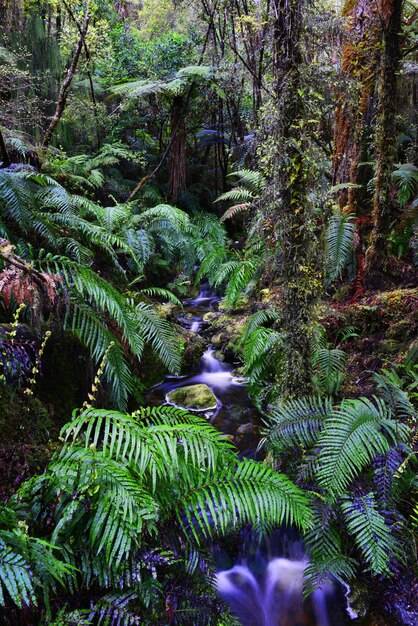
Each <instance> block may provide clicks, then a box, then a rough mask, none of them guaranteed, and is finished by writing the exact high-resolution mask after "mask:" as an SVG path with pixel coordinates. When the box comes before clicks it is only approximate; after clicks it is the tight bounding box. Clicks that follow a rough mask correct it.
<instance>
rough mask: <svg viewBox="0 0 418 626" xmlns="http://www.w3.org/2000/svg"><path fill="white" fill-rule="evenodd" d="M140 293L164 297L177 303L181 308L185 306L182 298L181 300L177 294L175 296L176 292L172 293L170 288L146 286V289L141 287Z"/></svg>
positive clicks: (152, 296) (153, 296)
mask: <svg viewBox="0 0 418 626" xmlns="http://www.w3.org/2000/svg"><path fill="white" fill-rule="evenodd" d="M138 293H139V294H144V295H145V296H150V297H151V298H155V297H160V298H164V300H167V301H168V302H171V303H172V304H175V305H176V306H178V307H179V308H180V309H182V308H183V304H182V302H181V300H179V299H178V298H177V296H175V295H174V293H172V292H171V291H170V290H169V289H162V288H161V287H146V288H145V289H140V290H139V291H138Z"/></svg>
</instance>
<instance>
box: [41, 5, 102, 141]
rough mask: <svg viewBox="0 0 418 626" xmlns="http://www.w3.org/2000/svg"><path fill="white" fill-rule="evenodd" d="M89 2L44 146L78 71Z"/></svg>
mask: <svg viewBox="0 0 418 626" xmlns="http://www.w3.org/2000/svg"><path fill="white" fill-rule="evenodd" d="M89 4H90V0H87V6H86V12H85V14H84V19H83V23H82V25H81V29H80V35H79V38H78V41H77V46H76V49H75V52H74V56H73V59H72V61H71V65H70V67H69V69H68V72H67V75H66V77H65V79H64V81H63V83H62V85H61V88H60V91H59V94H58V99H57V105H56V108H55V113H54V115H53V116H52V119H51V122H50V124H49V126H48V128H47V129H46V131H45V134H44V138H43V141H42V147H43V148H47V147H48V146H49V144H50V143H51V139H52V135H53V134H54V131H55V129H56V127H57V125H58V122H59V121H60V119H61V117H62V114H63V112H64V110H65V105H66V103H67V97H68V91H69V89H70V86H71V82H72V80H73V78H74V75H75V73H76V71H77V65H78V61H79V59H80V54H81V51H82V49H83V47H84V43H85V40H86V35H87V29H88V26H89V21H90V13H89Z"/></svg>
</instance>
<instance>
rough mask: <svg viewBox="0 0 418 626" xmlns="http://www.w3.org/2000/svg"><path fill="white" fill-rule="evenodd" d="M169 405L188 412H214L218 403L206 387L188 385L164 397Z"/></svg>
mask: <svg viewBox="0 0 418 626" xmlns="http://www.w3.org/2000/svg"><path fill="white" fill-rule="evenodd" d="M166 400H167V402H168V403H169V404H172V405H174V406H177V407H179V408H180V409H188V410H190V411H199V412H201V411H202V412H204V411H214V410H215V409H216V408H217V405H218V401H217V399H216V396H215V395H214V394H213V392H212V391H211V390H210V389H209V387H208V386H207V385H204V384H200V385H189V386H188V387H178V388H177V389H173V391H170V392H169V393H168V394H167V395H166Z"/></svg>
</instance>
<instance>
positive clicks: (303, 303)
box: [263, 0, 320, 395]
mask: <svg viewBox="0 0 418 626" xmlns="http://www.w3.org/2000/svg"><path fill="white" fill-rule="evenodd" d="M303 9H304V2H303V1H301V0H290V1H288V0H276V2H275V8H274V12H275V15H276V16H277V18H276V21H275V25H274V79H275V98H274V103H273V106H272V108H271V112H270V113H269V115H268V116H267V118H266V119H267V120H269V126H268V128H266V129H265V133H266V135H267V134H268V135H269V136H270V138H271V137H273V139H272V140H271V139H270V140H267V141H266V147H267V151H268V154H267V159H266V161H267V163H268V166H267V167H268V169H269V172H268V173H269V184H268V186H267V192H266V196H265V198H264V200H263V201H264V203H265V204H268V205H269V207H270V209H269V210H270V213H271V216H272V218H273V219H274V222H275V224H274V233H275V235H274V236H275V240H276V241H275V244H276V245H277V248H276V249H277V255H276V256H277V267H278V270H279V276H278V278H279V280H280V281H281V282H282V283H283V287H284V293H283V308H282V312H281V318H282V330H283V333H284V335H285V342H284V346H285V348H284V355H283V356H284V367H283V371H284V378H283V392H284V393H285V394H291V395H292V394H297V393H300V392H304V393H306V391H307V389H309V386H310V380H311V375H310V359H309V342H308V326H309V322H310V309H311V303H312V302H313V300H314V299H315V297H316V293H317V289H318V286H319V284H320V281H319V276H318V270H317V266H318V251H317V250H316V252H315V253H314V246H315V244H317V243H318V242H317V241H316V237H315V235H314V225H313V220H312V216H311V211H310V207H309V201H308V197H307V195H308V194H307V182H308V176H309V164H308V160H307V159H306V144H307V137H306V134H305V130H304V123H303V120H304V114H305V104H304V103H305V97H306V95H305V84H304V80H303V78H302V75H303V71H304V67H305V61H304V57H303V54H302V34H303V17H304V10H303Z"/></svg>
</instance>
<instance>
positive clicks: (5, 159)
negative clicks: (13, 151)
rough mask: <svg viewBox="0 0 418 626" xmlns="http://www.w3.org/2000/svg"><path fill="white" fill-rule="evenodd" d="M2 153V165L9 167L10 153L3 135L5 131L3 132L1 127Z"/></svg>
mask: <svg viewBox="0 0 418 626" xmlns="http://www.w3.org/2000/svg"><path fill="white" fill-rule="evenodd" d="M0 153H1V160H2V167H9V165H10V157H9V153H8V152H7V148H6V144H5V142H4V137H3V133H2V132H1V128H0Z"/></svg>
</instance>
